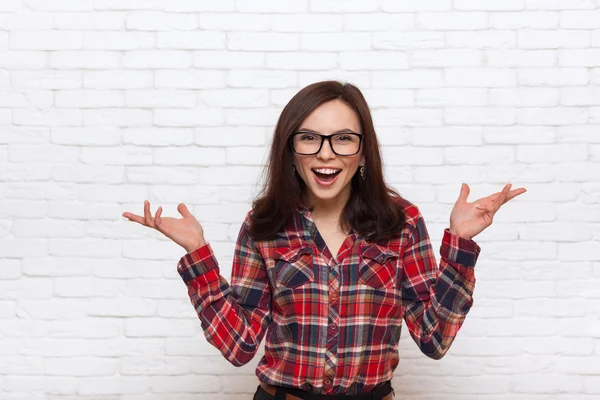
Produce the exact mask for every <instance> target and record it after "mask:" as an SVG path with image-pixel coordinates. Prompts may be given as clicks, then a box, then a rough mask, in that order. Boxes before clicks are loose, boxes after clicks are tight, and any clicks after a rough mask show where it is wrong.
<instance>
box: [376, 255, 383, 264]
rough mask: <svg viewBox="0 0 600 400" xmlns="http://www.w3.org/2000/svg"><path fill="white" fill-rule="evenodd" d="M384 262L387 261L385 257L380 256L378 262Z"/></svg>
mask: <svg viewBox="0 0 600 400" xmlns="http://www.w3.org/2000/svg"><path fill="white" fill-rule="evenodd" d="M383 260H385V257H384V256H379V257H377V261H379V262H380V263H382V262H383Z"/></svg>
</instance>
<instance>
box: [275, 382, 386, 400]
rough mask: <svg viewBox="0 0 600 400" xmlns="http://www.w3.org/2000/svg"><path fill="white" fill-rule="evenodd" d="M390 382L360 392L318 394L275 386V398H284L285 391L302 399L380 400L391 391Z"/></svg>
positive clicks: (282, 399)
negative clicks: (366, 391) (368, 390)
mask: <svg viewBox="0 0 600 400" xmlns="http://www.w3.org/2000/svg"><path fill="white" fill-rule="evenodd" d="M392 392H393V389H392V382H391V381H386V382H384V383H380V384H378V385H376V386H375V388H374V389H373V390H372V391H370V392H368V393H362V394H319V393H310V392H307V391H304V390H300V389H296V388H286V387H281V386H277V393H276V394H275V400H285V395H286V393H289V394H291V395H294V396H296V397H300V398H301V399H304V400H338V399H339V400H381V399H382V398H383V397H385V396H387V395H388V394H390V393H392Z"/></svg>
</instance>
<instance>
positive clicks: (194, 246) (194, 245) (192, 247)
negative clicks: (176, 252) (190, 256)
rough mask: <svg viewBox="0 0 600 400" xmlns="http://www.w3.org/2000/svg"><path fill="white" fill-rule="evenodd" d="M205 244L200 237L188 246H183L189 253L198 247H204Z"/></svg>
mask: <svg viewBox="0 0 600 400" xmlns="http://www.w3.org/2000/svg"><path fill="white" fill-rule="evenodd" d="M204 246H206V241H205V240H204V239H200V240H198V241H196V242H194V243H192V244H191V245H190V246H187V247H184V248H185V251H187V252H188V253H191V252H192V251H194V250H196V249H199V248H200V247H204Z"/></svg>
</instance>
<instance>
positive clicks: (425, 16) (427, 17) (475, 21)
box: [417, 12, 488, 31]
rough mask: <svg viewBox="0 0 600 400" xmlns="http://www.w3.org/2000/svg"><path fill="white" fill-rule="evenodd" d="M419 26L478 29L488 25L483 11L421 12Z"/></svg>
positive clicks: (440, 28) (418, 16) (444, 28)
mask: <svg viewBox="0 0 600 400" xmlns="http://www.w3.org/2000/svg"><path fill="white" fill-rule="evenodd" d="M417 27H418V28H420V29H425V30H444V31H446V30H478V29H486V28H487V27H488V17H487V14H486V13H483V12H467V13H463V12H445V13H419V14H418V15H417Z"/></svg>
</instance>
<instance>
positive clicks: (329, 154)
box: [317, 139, 335, 160]
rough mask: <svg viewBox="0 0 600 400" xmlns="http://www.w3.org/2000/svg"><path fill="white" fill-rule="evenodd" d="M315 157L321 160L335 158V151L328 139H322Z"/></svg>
mask: <svg viewBox="0 0 600 400" xmlns="http://www.w3.org/2000/svg"><path fill="white" fill-rule="evenodd" d="M317 157H318V158H320V159H322V160H331V159H333V158H335V153H334V152H333V149H332V148H331V142H330V141H329V140H327V139H324V140H323V146H321V150H320V151H319V152H318V153H317Z"/></svg>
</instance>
